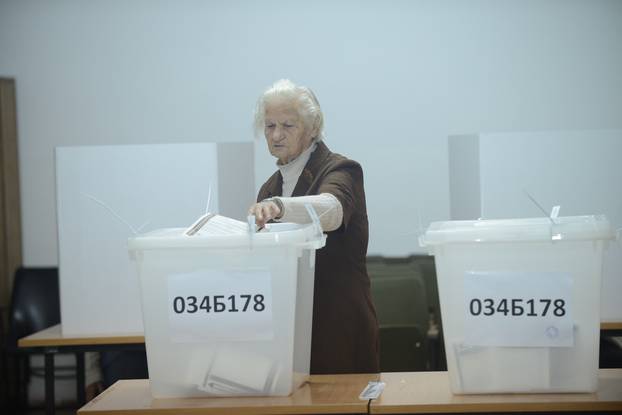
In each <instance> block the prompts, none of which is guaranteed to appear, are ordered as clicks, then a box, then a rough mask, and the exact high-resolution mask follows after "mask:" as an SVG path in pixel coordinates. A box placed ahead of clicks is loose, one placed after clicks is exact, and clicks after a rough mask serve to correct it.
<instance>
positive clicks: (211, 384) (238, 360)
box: [197, 349, 279, 396]
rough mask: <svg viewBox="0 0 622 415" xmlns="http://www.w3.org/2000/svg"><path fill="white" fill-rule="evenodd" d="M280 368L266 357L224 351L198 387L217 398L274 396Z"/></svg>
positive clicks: (221, 351)
mask: <svg viewBox="0 0 622 415" xmlns="http://www.w3.org/2000/svg"><path fill="white" fill-rule="evenodd" d="M233 368H239V369H238V370H233ZM278 368H279V363H278V362H277V361H274V360H272V359H270V358H268V357H266V356H262V355H260V354H255V353H251V352H248V351H243V350H232V349H221V350H219V352H218V353H217V354H216V355H215V356H214V359H213V360H212V362H211V365H210V367H209V368H208V369H207V373H206V375H205V377H204V379H203V381H202V382H201V383H200V384H199V385H197V387H198V388H199V390H201V391H203V392H207V393H208V394H213V395H217V396H236V395H271V394H272V393H273V391H274V385H275V383H276V381H277V379H278V376H279V369H278Z"/></svg>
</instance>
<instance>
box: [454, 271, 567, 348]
mask: <svg viewBox="0 0 622 415" xmlns="http://www.w3.org/2000/svg"><path fill="white" fill-rule="evenodd" d="M464 293H465V301H464V313H465V316H466V319H465V326H464V329H465V335H464V340H465V344H467V345H472V346H508V347H571V346H573V344H574V332H573V320H572V277H571V276H570V275H568V274H564V273H556V272H467V273H466V274H465V278H464Z"/></svg>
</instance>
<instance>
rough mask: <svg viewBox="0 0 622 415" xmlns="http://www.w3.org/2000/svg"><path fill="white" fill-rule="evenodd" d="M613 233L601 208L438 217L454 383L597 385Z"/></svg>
mask: <svg viewBox="0 0 622 415" xmlns="http://www.w3.org/2000/svg"><path fill="white" fill-rule="evenodd" d="M614 237H615V234H614V232H613V230H612V228H611V226H610V224H609V222H608V220H607V219H606V218H605V217H604V216H576V217H559V218H555V219H553V218H533V219H511V220H479V221H450V222H435V223H432V224H431V225H430V226H429V228H428V229H427V231H426V233H425V235H423V236H422V237H421V239H420V244H421V245H422V246H424V247H427V249H428V250H429V252H430V253H431V254H433V255H434V256H435V262H436V268H437V275H438V286H439V297H440V303H441V315H442V320H443V329H444V338H445V350H446V353H447V366H448V370H449V376H450V381H451V389H452V391H453V392H454V393H458V394H462V393H506V392H526V393H533V392H592V391H595V390H596V387H597V371H598V350H599V330H600V313H599V310H600V307H599V306H600V288H601V270H602V261H603V259H602V258H603V250H604V249H605V248H606V246H607V243H608V242H607V241H609V240H611V239H614Z"/></svg>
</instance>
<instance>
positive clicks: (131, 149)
mask: <svg viewBox="0 0 622 415" xmlns="http://www.w3.org/2000/svg"><path fill="white" fill-rule="evenodd" d="M210 186H211V201H210V208H211V209H210V210H211V211H216V212H220V213H222V214H225V215H227V216H231V217H236V218H240V219H242V218H244V217H245V216H246V210H247V209H248V206H249V205H250V203H252V201H253V199H254V172H253V144H252V143H193V144H154V145H118V146H89V147H59V148H57V149H56V198H57V215H58V217H57V219H58V239H59V272H60V294H61V319H62V326H63V332H64V333H65V334H77V335H83V334H84V335H89V334H107V333H135V332H142V330H143V321H142V314H141V304H140V291H139V283H138V277H137V273H136V269H135V268H136V267H135V265H133V264H132V263H131V262H130V258H129V255H128V252H127V239H128V237H130V236H132V235H133V234H134V232H135V231H136V232H145V231H149V230H152V229H157V228H162V227H170V226H180V225H181V226H184V225H190V224H191V223H192V222H194V221H195V220H196V218H197V217H198V216H200V215H202V214H203V213H204V212H205V208H206V203H207V199H208V193H209V192H208V189H209V188H210ZM102 204H105V205H106V206H107V207H105V206H103V205H102ZM110 209H111V210H112V211H111V210H110ZM124 222H125V223H124ZM132 228H133V230H132Z"/></svg>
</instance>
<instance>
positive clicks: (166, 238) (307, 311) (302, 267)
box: [128, 223, 326, 398]
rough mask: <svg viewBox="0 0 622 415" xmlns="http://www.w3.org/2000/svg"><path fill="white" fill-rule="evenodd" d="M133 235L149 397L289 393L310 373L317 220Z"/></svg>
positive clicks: (318, 236)
mask: <svg viewBox="0 0 622 415" xmlns="http://www.w3.org/2000/svg"><path fill="white" fill-rule="evenodd" d="M270 228H271V229H270V230H269V231H266V232H260V233H252V234H234V235H226V234H218V235H200V234H196V235H193V236H188V234H187V233H185V232H184V229H161V230H157V231H154V232H150V233H147V234H144V235H140V236H138V237H135V238H131V239H130V240H129V242H128V244H129V250H130V253H131V255H132V256H133V257H134V259H135V261H136V262H137V265H138V269H139V275H140V283H141V297H142V307H143V319H144V326H145V344H146V349H147V361H148V367H149V379H150V384H151V392H152V395H153V396H154V397H156V398H164V397H199V396H242V395H254V396H270V395H275V396H284V395H289V394H290V393H291V392H292V391H293V390H294V389H295V388H297V387H298V386H299V385H300V384H301V383H303V382H304V381H305V380H306V378H307V376H308V374H309V361H310V350H311V322H312V311H313V285H314V284H313V283H314V267H315V250H316V249H319V248H321V247H323V246H324V243H325V238H326V237H325V236H324V235H323V234H322V231H321V229H320V228H319V223H315V224H313V225H308V226H299V225H290V226H272V227H270Z"/></svg>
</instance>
